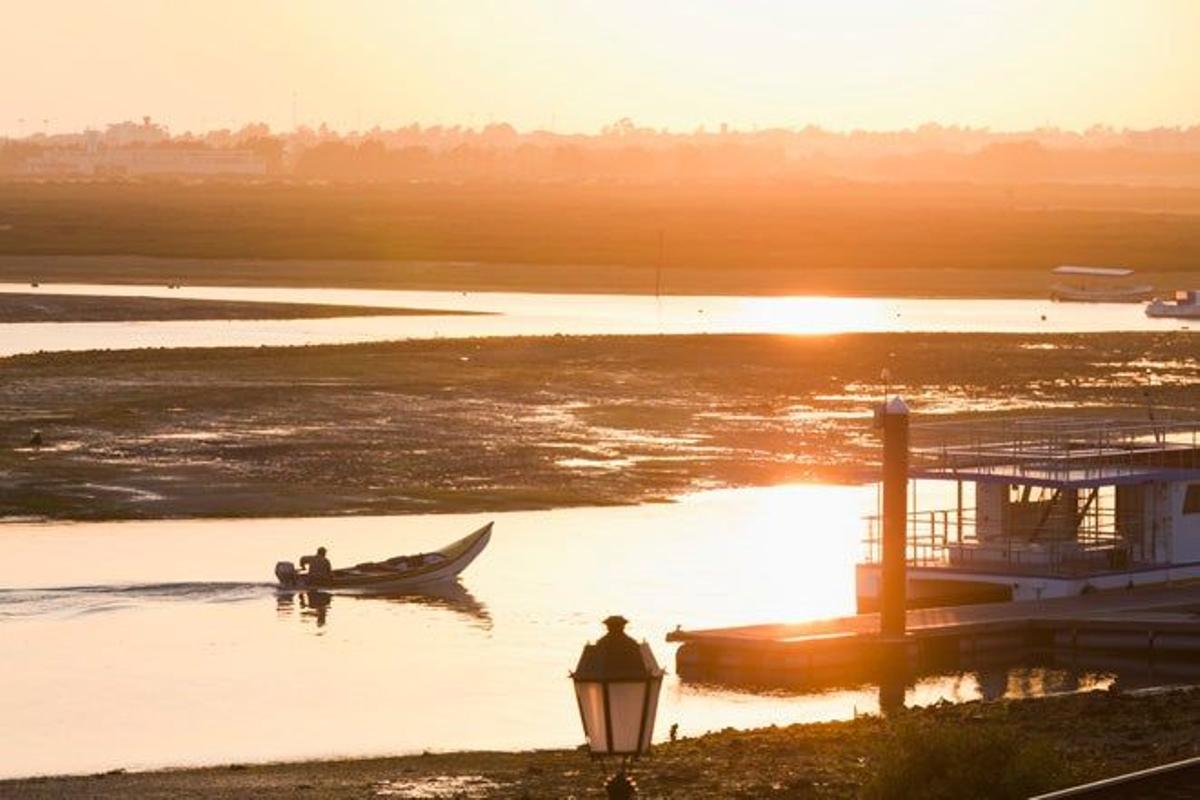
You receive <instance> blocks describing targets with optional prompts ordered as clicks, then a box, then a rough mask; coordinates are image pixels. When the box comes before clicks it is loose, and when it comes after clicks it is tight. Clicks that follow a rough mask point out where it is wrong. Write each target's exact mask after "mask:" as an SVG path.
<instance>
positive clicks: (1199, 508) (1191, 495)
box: [1183, 483, 1200, 514]
mask: <svg viewBox="0 0 1200 800" xmlns="http://www.w3.org/2000/svg"><path fill="white" fill-rule="evenodd" d="M1183 513H1185V514H1200V483H1191V484H1188V488H1187V494H1185V495H1184V496H1183Z"/></svg>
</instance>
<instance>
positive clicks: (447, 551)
mask: <svg viewBox="0 0 1200 800" xmlns="http://www.w3.org/2000/svg"><path fill="white" fill-rule="evenodd" d="M491 538H492V523H490V522H489V523H488V524H487V525H484V526H483V527H482V528H480V529H479V530H477V531H475V532H474V533H472V534H471V535H469V536H464V537H463V538H462V539H459V540H458V541H456V542H452V543H451V544H448V545H446V546H445V547H443V548H442V549H440V550H434V551H433V552H431V553H419V554H417V555H409V556H395V557H393V558H389V559H387V560H386V561H370V562H366V563H363V564H356V565H355V566H353V567H345V568H342V569H335V570H333V573H332V574H331V575H330V577H329V578H328V579H327V580H323V581H310V580H309V578H308V576H307V575H306V574H304V573H303V572H300V571H299V570H297V569H296V566H295V565H294V564H293V563H292V562H290V561H280V562H279V563H278V564H276V565H275V577H276V578H277V579H278V580H279V586H280V588H281V589H292V590H294V589H324V590H327V591H345V592H400V591H405V590H408V589H415V588H418V587H421V586H426V585H430V584H438V583H442V582H445V581H451V580H454V578H456V577H457V576H458V574H459V573H460V572H462V571H463V570H464V569H466V568H467V566H468V565H469V564H470V563H471V562H472V561H474V560H475V559H476V558H477V557H478V556H479V554H480V553H482V552H483V549H484V548H485V547H487V545H488V542H489V541H490V540H491Z"/></svg>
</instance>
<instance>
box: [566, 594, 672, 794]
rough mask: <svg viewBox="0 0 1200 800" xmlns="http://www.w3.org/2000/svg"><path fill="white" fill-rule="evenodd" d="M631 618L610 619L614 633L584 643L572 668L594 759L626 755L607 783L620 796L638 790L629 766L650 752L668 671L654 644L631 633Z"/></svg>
mask: <svg viewBox="0 0 1200 800" xmlns="http://www.w3.org/2000/svg"><path fill="white" fill-rule="evenodd" d="M627 623H628V620H626V619H625V618H624V617H620V616H614V617H609V618H608V619H606V620H604V625H605V627H607V628H608V633H606V634H605V635H604V636H602V637H600V640H599V641H597V642H596V643H595V644H587V645H585V646H584V648H583V653H582V654H580V656H579V665H578V666H576V667H575V671H574V672H572V673H571V680H572V681H574V683H575V699H576V700H577V701H578V702H579V719H580V721H581V722H582V723H583V735H584V738H585V739H586V740H587V745H588V750H589V751H590V752H591V754H592V756H593V757H594V758H606V757H612V756H615V757H618V758H620V759H621V767H620V769H619V770H618V771H617V774H616V775H613V776H612V777H611V778H609V779H608V782H607V783H605V785H604V788H605V790H606V791H607V792H608V796H609V797H610V798H613V799H614V800H623V799H624V798H631V797H633V796H634V795H636V794H637V787H636V786H635V785H634V783H633V781H632V780H630V779H629V777H628V776H627V775H626V774H625V765H626V763H627V762H628V761H629V760H630V759H636V758H637V757H638V756H640V755H644V754H646V753H648V752H650V740H651V738H652V737H653V735H654V715H655V712H656V711H657V709H658V693H659V690H660V689H662V679H663V674H664V671H663V669H662V668H661V667H660V666H659V665H658V662H657V661H656V660H655V659H654V653H652V652H651V651H650V645H649V644H647V643H646V642H642V643H641V644H638V643H637V642H635V641H634V640H633V639H631V638H630V637H629V635H628V634H626V633H625V625H626V624H627Z"/></svg>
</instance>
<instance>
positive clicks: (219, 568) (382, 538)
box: [0, 485, 1111, 776]
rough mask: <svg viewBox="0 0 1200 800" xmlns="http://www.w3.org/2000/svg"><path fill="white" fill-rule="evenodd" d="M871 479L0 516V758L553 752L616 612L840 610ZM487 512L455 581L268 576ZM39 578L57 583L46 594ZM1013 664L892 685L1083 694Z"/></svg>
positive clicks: (696, 708)
mask: <svg viewBox="0 0 1200 800" xmlns="http://www.w3.org/2000/svg"><path fill="white" fill-rule="evenodd" d="M874 503H875V495H874V491H873V490H872V489H870V488H868V487H830V486H820V485H797V486H784V487H776V488H770V489H750V490H722V491H712V492H705V493H701V494H696V495H691V496H688V497H685V498H682V499H681V502H678V503H674V504H661V505H648V506H640V507H618V508H602V509H597V508H585V509H566V510H558V511H543V512H519V513H505V514H495V515H437V516H427V517H422V516H405V517H365V518H364V517H355V518H339V519H286V520H279V519H262V520H218V521H155V522H125V523H74V524H8V525H5V526H4V528H3V529H2V530H0V536H2V537H3V541H4V545H5V546H4V553H5V556H4V558H3V559H0V586H3V587H5V588H4V589H3V591H0V661H2V662H3V663H4V665H5V669H4V677H5V689H4V693H3V695H2V697H3V700H0V704H2V716H3V719H4V723H5V733H4V745H3V747H0V775H3V776H14V775H28V774H42V773H58V772H82V771H96V770H104V769H111V768H116V767H125V768H129V769H136V768H146V767H153V766H162V765H184V764H212V763H226V762H233V761H259V760H274V759H301V758H309V757H317V756H336V755H368V754H385V753H405V752H414V751H421V750H425V749H431V750H448V749H463V748H494V749H518V748H529V747H548V746H573V745H575V744H577V743H579V741H580V734H579V730H578V725H579V723H578V719H577V712H576V708H575V701H574V698H573V694H572V691H571V687H570V683H569V681H568V678H567V672H568V670H569V669H570V668H571V667H573V666H574V662H575V660H576V659H577V658H578V654H579V650H580V648H581V647H582V645H583V643H584V642H585V641H586V640H588V639H594V638H596V637H597V636H598V635H599V634H600V633H602V629H601V626H600V624H599V620H600V619H602V618H603V617H605V616H607V615H608V614H611V613H618V612H619V613H622V614H624V615H626V616H627V617H629V618H630V619H631V620H632V625H631V632H632V633H633V634H634V635H635V636H637V637H639V638H646V639H647V640H648V641H650V642H651V644H652V646H653V648H654V650H655V651H656V652H657V654H658V656H659V659H660V661H662V662H664V664H665V665H667V666H668V668H673V665H674V647H673V646H670V645H667V644H666V643H665V642H664V636H665V634H666V633H667V632H668V631H669V630H671V629H672V628H673V627H675V625H677V624H682V625H684V626H685V627H702V626H718V625H727V624H745V623H752V622H766V621H783V620H800V619H808V618H818V617H826V616H830V615H838V614H844V613H851V612H852V611H853V562H854V561H855V559H856V557H857V555H858V550H859V545H858V542H859V540H860V538H861V535H862V525H861V521H860V516H861V515H862V514H863V513H867V512H869V511H871V510H872V509H873V506H874ZM486 519H494V520H495V521H496V532H495V536H494V537H493V540H492V544H491V546H490V547H489V549H488V551H487V552H485V553H484V555H483V556H482V557H481V558H480V559H479V560H478V561H477V562H476V563H475V564H474V565H472V566H471V568H470V569H469V570H468V571H467V572H466V573H465V575H464V576H463V580H462V584H461V587H460V588H458V589H454V590H448V591H446V592H443V593H442V594H441V595H439V596H429V597H420V598H393V599H376V598H355V597H347V596H338V597H334V598H333V599H332V602H331V603H330V604H329V605H328V606H327V607H324V608H312V607H311V606H310V605H309V604H308V603H306V602H302V599H301V598H300V597H278V596H277V595H276V593H275V592H274V590H273V588H272V587H271V586H270V585H269V584H267V583H265V581H268V580H270V575H271V569H272V566H273V564H274V562H275V561H277V560H279V559H280V558H289V559H294V558H296V557H297V556H299V555H300V554H301V553H303V552H309V551H311V550H312V549H313V548H314V547H315V546H316V545H318V544H321V543H325V544H327V545H328V546H329V547H330V550H331V555H332V556H333V558H334V561H335V563H345V562H349V563H353V562H357V561H360V560H366V559H369V558H376V557H380V556H385V555H391V554H394V553H401V552H411V551H419V550H422V549H426V548H430V547H433V546H437V545H439V544H442V543H444V542H446V541H448V540H450V539H452V538H457V537H458V536H460V535H462V534H463V533H465V532H467V531H469V530H471V529H473V528H475V527H476V526H478V525H479V524H481V523H482V522H483V521H485V520H486ZM47 587H57V588H50V589H47ZM668 680H669V682H668V684H667V686H666V688H665V689H664V696H663V700H662V708H661V711H660V714H659V726H658V734H659V735H660V737H661V736H665V734H666V732H667V730H668V728H669V726H670V725H671V724H672V723H678V725H679V729H680V733H681V735H694V734H698V733H701V732H703V731H706V730H711V729H719V728H723V727H725V726H754V725H765V724H771V723H788V722H797V721H806V720H823V719H836V718H846V717H850V716H852V715H853V714H854V713H855V711H856V710H857V711H859V712H867V711H874V710H876V709H877V708H878V703H877V697H876V692H875V690H874V689H873V688H871V687H863V688H861V689H859V690H839V691H832V692H828V693H824V694H811V695H805V696H781V695H771V694H755V693H750V692H745V691H737V690H730V689H720V688H712V687H703V686H695V685H687V684H681V683H680V682H679V681H678V680H677V679H675V678H674V677H671V678H669V679H668ZM1109 681H1111V676H1108V675H1105V674H1085V675H1082V676H1079V675H1066V676H1064V675H1063V674H1062V673H1060V672H1054V671H1051V672H1043V671H1039V670H1025V671H1017V672H1001V673H998V674H992V675H990V676H982V677H981V676H978V675H975V674H966V675H958V676H952V677H946V678H931V679H927V680H923V681H921V682H920V683H918V684H917V685H916V686H914V687H911V688H910V690H909V692H908V702H909V703H918V704H924V703H928V702H934V701H936V700H938V699H940V698H943V697H945V698H948V699H953V700H965V699H974V698H976V697H979V696H980V694H981V693H986V694H987V695H988V696H991V697H995V696H1002V695H1006V694H1007V695H1026V694H1038V693H1044V692H1047V691H1055V690H1057V689H1063V688H1065V689H1078V688H1096V687H1103V686H1106V685H1107V684H1108V682H1109Z"/></svg>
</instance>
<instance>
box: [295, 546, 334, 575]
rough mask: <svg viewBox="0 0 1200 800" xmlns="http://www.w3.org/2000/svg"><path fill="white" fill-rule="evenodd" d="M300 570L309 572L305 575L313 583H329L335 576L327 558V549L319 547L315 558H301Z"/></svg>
mask: <svg viewBox="0 0 1200 800" xmlns="http://www.w3.org/2000/svg"><path fill="white" fill-rule="evenodd" d="M300 569H302V570H308V571H307V572H305V573H304V574H305V575H306V576H307V577H308V580H309V581H310V582H312V581H318V582H319V581H327V580H329V578H330V576H331V575H333V567H332V566H331V565H330V563H329V559H328V558H326V557H325V548H324V547H318V548H317V554H316V555H315V556H301V557H300Z"/></svg>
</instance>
